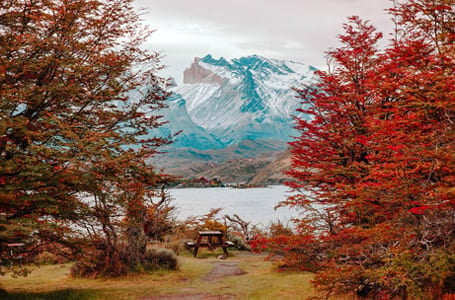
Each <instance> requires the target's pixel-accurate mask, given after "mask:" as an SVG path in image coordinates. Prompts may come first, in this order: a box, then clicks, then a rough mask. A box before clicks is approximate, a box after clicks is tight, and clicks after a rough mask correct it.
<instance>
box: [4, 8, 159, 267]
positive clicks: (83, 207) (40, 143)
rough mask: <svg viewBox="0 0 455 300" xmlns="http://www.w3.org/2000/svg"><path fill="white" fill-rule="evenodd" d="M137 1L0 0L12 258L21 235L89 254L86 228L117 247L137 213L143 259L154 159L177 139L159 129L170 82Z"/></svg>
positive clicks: (134, 242)
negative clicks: (122, 227) (150, 47)
mask: <svg viewBox="0 0 455 300" xmlns="http://www.w3.org/2000/svg"><path fill="white" fill-rule="evenodd" d="M131 4H132V1H130V0H126V1H125V0H121V1H120V0H118V1H117V0H113V1H107V0H106V1H105V0H91V1H85V0H57V1H47V0H6V1H2V2H1V3H0V213H1V216H0V218H1V219H0V220H1V221H0V253H1V254H2V255H1V257H2V258H4V257H6V256H5V255H3V254H5V253H6V251H7V244H8V243H11V242H21V243H25V244H26V247H25V249H26V254H28V255H30V256H31V255H33V254H34V252H35V250H38V249H39V248H41V247H42V246H43V245H45V244H48V245H65V246H66V247H67V248H68V249H72V253H73V254H78V252H79V253H80V250H81V249H84V247H82V246H83V245H84V243H83V240H84V238H85V237H86V236H87V234H86V232H85V230H89V232H91V233H92V236H93V235H99V236H101V237H102V240H103V243H105V244H106V245H104V246H103V247H102V248H104V249H106V248H108V249H109V248H110V250H112V249H113V248H112V246H113V243H117V242H118V239H117V237H116V235H117V234H118V233H119V231H118V228H119V227H118V226H119V224H120V221H119V219H121V216H122V215H125V214H126V215H127V221H128V222H127V226H128V227H129V228H128V230H127V232H128V236H129V239H128V241H129V243H128V247H129V248H130V253H131V254H132V257H131V263H132V264H137V263H138V261H140V256H141V255H142V254H143V252H144V251H145V244H144V241H145V239H143V238H142V237H143V229H142V228H143V222H144V207H143V199H144V196H145V194H146V193H147V190H146V186H153V185H156V184H157V182H158V181H160V177H161V176H160V175H159V174H157V173H156V172H155V171H154V170H153V168H152V167H150V166H148V165H146V164H145V160H146V159H147V158H149V157H150V156H153V155H154V154H155V153H156V151H157V150H156V149H157V147H158V146H160V145H161V144H163V143H165V142H166V141H165V140H163V139H160V138H155V137H150V136H151V135H150V134H149V132H150V130H151V129H153V128H156V127H157V126H159V125H160V124H161V121H160V117H159V116H156V115H154V111H156V110H157V109H159V108H161V107H162V106H163V100H164V99H165V98H166V97H167V93H166V92H165V90H164V87H165V85H166V82H165V80H163V79H161V78H159V77H157V76H156V72H157V70H158V69H159V68H160V66H159V57H158V55H157V54H156V53H149V52H148V51H146V50H143V49H142V48H141V45H142V43H143V42H144V41H145V40H146V39H147V38H148V37H149V35H150V33H151V32H150V31H149V30H148V29H147V28H144V27H143V26H141V23H140V19H139V17H138V15H137V13H136V12H135V11H134V9H133V8H132V5H131ZM88 199H90V200H88ZM83 231H84V232H83ZM103 232H104V234H105V235H103ZM138 241H140V242H139V243H138ZM2 263H5V260H4V259H2Z"/></svg>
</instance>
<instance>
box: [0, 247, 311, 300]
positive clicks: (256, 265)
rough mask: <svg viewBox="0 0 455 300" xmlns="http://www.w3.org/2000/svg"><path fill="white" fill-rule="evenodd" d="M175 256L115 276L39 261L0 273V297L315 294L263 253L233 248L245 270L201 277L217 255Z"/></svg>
mask: <svg viewBox="0 0 455 300" xmlns="http://www.w3.org/2000/svg"><path fill="white" fill-rule="evenodd" d="M218 254H220V253H216V252H215V253H210V252H206V253H202V255H201V256H200V258H193V257H191V256H190V255H183V256H180V257H179V261H180V269H179V270H178V271H162V272H156V273H153V274H143V275H134V276H127V277H123V278H118V279H75V278H71V277H70V276H69V274H70V267H71V266H70V265H69V264H66V265H53V266H43V267H41V268H38V269H36V270H34V271H33V272H32V274H31V275H29V276H28V277H26V278H12V277H11V276H3V277H0V287H2V288H3V289H5V290H6V291H7V292H8V295H0V298H2V299H4V298H5V299H111V300H112V299H138V298H143V297H151V296H158V295H176V294H179V295H188V294H206V295H221V296H222V295H230V296H232V297H234V298H235V299H305V298H307V297H308V296H314V295H315V294H314V291H313V289H312V288H311V286H310V282H309V281H310V280H311V275H310V274H306V273H279V272H276V269H275V267H274V265H273V264H272V263H271V262H268V261H265V260H264V256H260V255H251V254H245V253H234V255H233V256H231V257H229V258H227V261H235V262H238V263H239V266H240V267H241V269H243V270H244V271H245V272H246V274H245V275H241V276H229V277H225V278H221V279H219V280H214V281H210V282H208V281H205V280H204V276H205V275H206V274H207V273H209V272H210V270H211V269H212V267H213V262H216V261H217V258H216V256H217V255H218Z"/></svg>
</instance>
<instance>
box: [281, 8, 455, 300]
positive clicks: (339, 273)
mask: <svg viewBox="0 0 455 300" xmlns="http://www.w3.org/2000/svg"><path fill="white" fill-rule="evenodd" d="M454 6H455V3H454V1H442V0H441V1H429V0H416V1H405V2H403V3H398V2H395V7H394V8H393V9H392V10H391V14H392V16H393V17H394V20H395V23H396V26H397V27H396V28H397V29H396V32H395V36H394V38H393V39H392V41H391V44H390V46H389V47H387V48H386V49H385V50H384V51H381V52H378V51H377V50H376V48H375V46H374V45H375V42H376V41H377V40H378V38H379V35H378V34H376V33H374V30H373V28H372V27H371V26H369V25H368V24H367V23H364V22H361V21H359V20H358V19H357V18H351V23H350V24H348V25H346V26H345V30H346V32H345V34H343V35H341V36H340V40H341V42H342V43H343V46H342V47H340V48H338V49H335V50H334V51H331V52H329V58H330V63H331V64H330V66H331V69H330V70H329V71H328V72H320V73H319V76H320V81H319V84H317V85H316V87H314V88H307V89H303V90H298V92H299V95H300V98H301V99H302V101H303V104H304V107H305V108H304V109H301V112H304V113H307V114H310V115H311V116H312V118H311V120H309V121H306V120H302V119H299V120H297V129H298V130H299V131H300V132H301V136H300V137H298V138H297V139H296V140H295V141H294V142H292V143H291V146H292V154H293V169H292V170H291V171H290V175H291V176H292V177H293V178H294V181H293V182H291V183H289V186H290V187H291V188H293V189H294V190H296V191H300V192H299V193H296V194H295V195H294V196H292V197H290V198H289V199H288V200H287V201H285V203H283V204H285V205H290V206H294V207H297V208H298V209H300V210H301V212H302V217H301V218H300V220H298V224H297V225H298V227H297V228H298V230H299V234H298V235H297V236H295V237H291V238H287V239H286V238H280V240H279V241H278V242H277V241H276V240H275V241H272V242H274V244H273V245H274V246H278V247H283V245H284V247H285V248H286V250H287V253H288V255H286V259H285V261H284V266H293V267H295V266H297V267H300V268H301V269H304V270H309V271H313V272H315V273H316V277H315V284H316V286H317V287H318V288H320V289H322V290H325V291H326V292H327V293H328V294H349V293H353V292H355V293H357V295H358V296H363V297H366V298H378V299H381V298H383V299H389V298H393V297H400V298H402V299H406V298H408V297H420V298H431V297H432V298H435V299H438V298H439V297H441V296H442V294H443V293H444V292H447V293H449V292H453V290H452V289H453V281H454V276H455V263H454V261H455V260H454V256H453V253H455V242H454V241H455V239H454V238H455V230H454V228H455V203H454V200H455V197H454V196H455V195H454V190H453V187H454V178H455V177H454V171H453V170H454V168H453V166H454V160H455V156H454V153H455V152H454V143H455V139H454V137H455V136H454V116H455V109H454V104H455V97H454V94H453V91H454V90H455V86H454V83H455V81H454V79H455V77H454V73H453V66H454V62H455V52H454V46H453V41H454V37H455V36H454V28H455V27H454Z"/></svg>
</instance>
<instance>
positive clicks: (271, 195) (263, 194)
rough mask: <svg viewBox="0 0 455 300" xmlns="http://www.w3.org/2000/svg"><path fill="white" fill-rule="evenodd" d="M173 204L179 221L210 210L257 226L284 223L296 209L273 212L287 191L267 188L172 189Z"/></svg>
mask: <svg viewBox="0 0 455 300" xmlns="http://www.w3.org/2000/svg"><path fill="white" fill-rule="evenodd" d="M170 194H171V195H172V197H173V198H174V202H173V203H174V204H175V206H176V207H177V209H178V219H180V220H183V219H186V218H187V217H189V216H200V215H204V214H207V213H208V212H209V210H210V209H211V208H222V209H223V210H222V211H221V212H220V213H219V216H220V217H221V216H224V215H225V214H228V215H233V214H237V215H238V216H239V217H240V218H242V219H243V220H245V221H248V222H249V221H251V224H254V225H259V226H260V227H264V226H268V225H270V222H271V221H277V220H280V221H282V222H284V224H286V223H287V222H288V221H289V220H290V219H291V218H292V217H293V216H296V215H297V212H296V211H295V210H291V209H289V208H287V207H280V208H278V209H276V210H275V209H274V207H275V206H276V205H277V204H278V202H280V201H282V200H284V199H286V196H287V195H288V188H287V187H285V186H270V187H266V188H251V189H234V188H187V189H171V190H170Z"/></svg>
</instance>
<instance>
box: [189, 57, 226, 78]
mask: <svg viewBox="0 0 455 300" xmlns="http://www.w3.org/2000/svg"><path fill="white" fill-rule="evenodd" d="M183 83H184V84H196V83H209V84H221V83H223V78H221V77H220V76H219V75H217V74H216V73H214V72H212V71H210V70H207V69H205V68H204V67H202V66H201V65H200V64H199V58H197V57H196V58H195V59H194V62H193V63H192V64H191V67H189V68H187V69H185V71H183Z"/></svg>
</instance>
